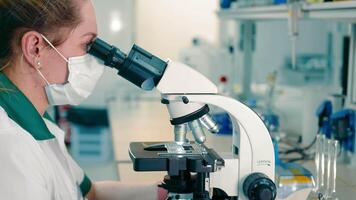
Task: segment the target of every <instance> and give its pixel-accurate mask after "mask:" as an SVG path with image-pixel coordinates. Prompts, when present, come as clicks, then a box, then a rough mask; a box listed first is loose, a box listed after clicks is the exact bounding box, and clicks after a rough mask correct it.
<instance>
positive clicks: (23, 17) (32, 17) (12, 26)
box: [0, 0, 80, 71]
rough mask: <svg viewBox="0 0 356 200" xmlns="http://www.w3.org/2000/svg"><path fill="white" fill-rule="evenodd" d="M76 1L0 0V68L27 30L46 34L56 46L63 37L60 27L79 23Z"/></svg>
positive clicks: (5, 65)
mask: <svg viewBox="0 0 356 200" xmlns="http://www.w3.org/2000/svg"><path fill="white" fill-rule="evenodd" d="M74 1H75V0H0V71H1V70H2V69H4V68H5V67H8V66H9V65H10V61H11V59H12V58H13V56H14V53H15V52H16V50H17V49H18V48H20V42H21V39H22V36H23V35H24V34H25V33H26V32H28V31H37V32H40V33H42V34H47V35H49V36H50V38H52V40H53V41H52V42H53V43H54V44H55V45H58V44H60V43H61V42H62V41H63V39H62V38H64V37H63V33H62V31H58V29H59V28H64V27H65V28H66V27H68V28H74V27H75V26H76V25H77V24H79V22H80V17H79V12H78V11H77V10H78V9H77V7H76V4H75V2H74Z"/></svg>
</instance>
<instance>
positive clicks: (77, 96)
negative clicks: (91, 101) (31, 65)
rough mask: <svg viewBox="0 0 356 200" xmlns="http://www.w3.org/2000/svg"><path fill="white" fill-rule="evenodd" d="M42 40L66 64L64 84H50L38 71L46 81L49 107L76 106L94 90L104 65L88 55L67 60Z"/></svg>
mask: <svg viewBox="0 0 356 200" xmlns="http://www.w3.org/2000/svg"><path fill="white" fill-rule="evenodd" d="M42 37H43V39H44V40H45V41H46V42H47V43H48V44H49V45H50V46H51V47H52V48H53V49H54V50H55V51H56V52H57V53H58V54H59V55H60V56H61V57H62V58H63V59H64V60H65V61H66V62H67V63H68V70H69V75H68V81H67V83H65V84H50V83H49V82H48V81H47V79H46V78H45V77H44V76H43V74H42V73H41V71H39V70H38V69H37V71H38V73H39V74H40V76H41V77H42V78H43V79H44V80H45V81H46V83H47V86H46V87H45V90H46V95H47V98H48V102H49V104H50V105H78V104H80V103H81V102H82V101H83V100H84V99H86V98H87V97H88V96H89V95H90V94H91V93H92V92H93V90H94V88H95V85H96V83H97V82H98V81H99V79H100V77H101V75H102V74H103V72H104V65H102V64H100V63H99V62H98V60H97V59H96V58H95V57H94V56H92V55H89V54H86V55H84V56H78V57H70V58H69V59H67V58H66V57H64V56H63V54H61V53H60V52H59V51H58V50H57V49H56V48H55V47H54V46H53V45H52V44H51V42H50V41H49V40H48V39H47V38H46V37H45V36H43V35H42Z"/></svg>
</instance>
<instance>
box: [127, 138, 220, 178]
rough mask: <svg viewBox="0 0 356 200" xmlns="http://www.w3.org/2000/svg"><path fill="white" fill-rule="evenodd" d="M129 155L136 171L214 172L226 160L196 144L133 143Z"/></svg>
mask: <svg viewBox="0 0 356 200" xmlns="http://www.w3.org/2000/svg"><path fill="white" fill-rule="evenodd" d="M129 154H130V157H131V160H132V162H133V166H134V170H135V171H168V173H169V174H170V175H175V174H178V173H179V171H189V172H197V173H198V172H207V173H209V172H214V171H216V170H217V167H220V166H224V160H223V159H222V158H221V157H220V156H219V155H218V154H217V153H216V152H215V151H214V150H213V149H208V148H207V147H206V146H204V145H199V144H195V143H186V144H177V143H175V142H133V143H130V149H129Z"/></svg>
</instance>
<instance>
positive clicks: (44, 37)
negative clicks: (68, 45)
mask: <svg viewBox="0 0 356 200" xmlns="http://www.w3.org/2000/svg"><path fill="white" fill-rule="evenodd" d="M41 36H42V38H43V39H44V40H45V41H46V42H47V43H48V44H49V46H51V47H52V48H53V49H54V50H55V51H56V52H57V53H58V54H59V55H60V56H61V57H62V58H63V59H64V60H65V61H66V62H67V63H68V62H69V61H68V59H67V58H66V57H65V56H63V54H62V53H61V52H59V51H58V49H57V48H56V47H55V46H54V45H53V44H52V43H51V42H50V41H49V40H48V39H47V38H46V36H44V35H42V34H41Z"/></svg>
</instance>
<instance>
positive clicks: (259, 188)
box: [243, 173, 277, 200]
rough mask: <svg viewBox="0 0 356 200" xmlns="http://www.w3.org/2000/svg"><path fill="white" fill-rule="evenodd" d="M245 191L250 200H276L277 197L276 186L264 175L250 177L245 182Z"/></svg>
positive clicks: (256, 174) (257, 174)
mask: <svg viewBox="0 0 356 200" xmlns="http://www.w3.org/2000/svg"><path fill="white" fill-rule="evenodd" d="M243 190H244V193H245V195H246V196H247V197H248V199H250V200H274V199H275V198H276V195H277V189H276V185H275V184H274V183H273V181H272V180H271V179H270V178H268V177H267V176H266V175H264V174H262V173H253V174H251V175H249V176H248V177H247V178H246V180H245V181H244V184H243Z"/></svg>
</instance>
